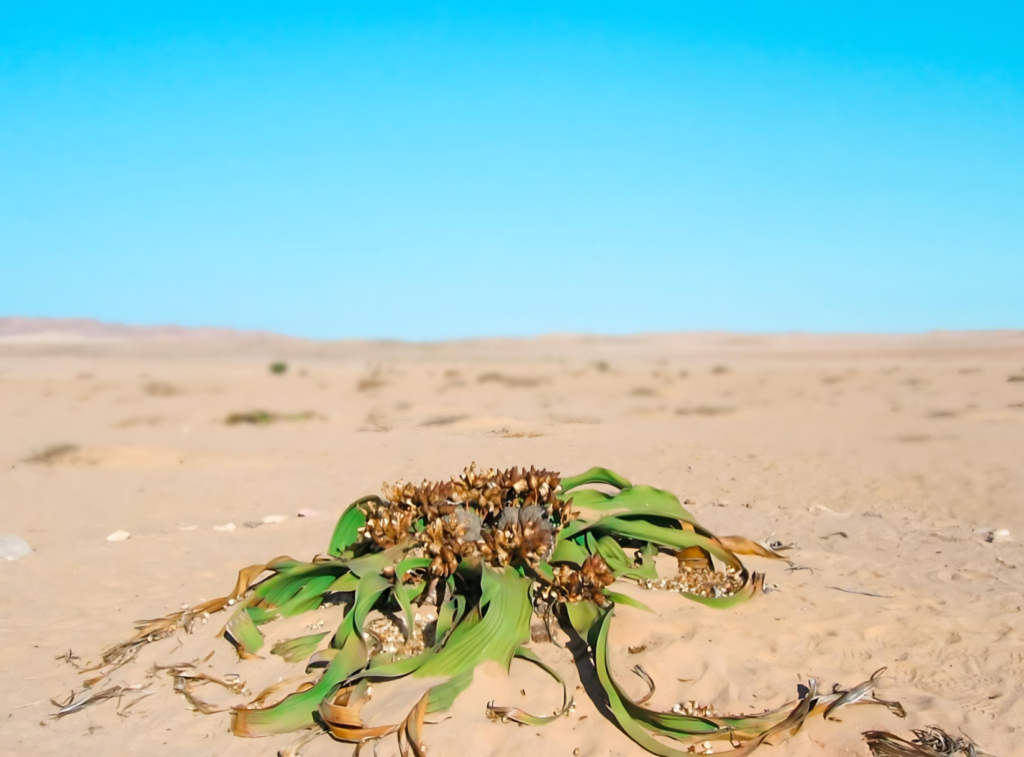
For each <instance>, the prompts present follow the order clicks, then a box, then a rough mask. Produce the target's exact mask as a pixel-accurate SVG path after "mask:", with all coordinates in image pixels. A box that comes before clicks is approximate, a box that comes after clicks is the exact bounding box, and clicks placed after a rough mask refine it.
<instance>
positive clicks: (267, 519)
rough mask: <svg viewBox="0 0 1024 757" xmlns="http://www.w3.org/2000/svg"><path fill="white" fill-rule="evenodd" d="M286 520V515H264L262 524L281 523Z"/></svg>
mask: <svg viewBox="0 0 1024 757" xmlns="http://www.w3.org/2000/svg"><path fill="white" fill-rule="evenodd" d="M284 520H288V516H287V515H264V516H263V522H264V523H280V522H281V521H284Z"/></svg>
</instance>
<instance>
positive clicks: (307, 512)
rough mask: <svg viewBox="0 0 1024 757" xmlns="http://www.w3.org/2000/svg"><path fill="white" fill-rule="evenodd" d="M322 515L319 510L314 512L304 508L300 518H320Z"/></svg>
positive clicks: (301, 509) (300, 510)
mask: <svg viewBox="0 0 1024 757" xmlns="http://www.w3.org/2000/svg"><path fill="white" fill-rule="evenodd" d="M321 515H323V513H322V512H320V511H319V510H313V509H311V508H309V507H303V508H300V509H299V517H300V518H319V517H320V516H321Z"/></svg>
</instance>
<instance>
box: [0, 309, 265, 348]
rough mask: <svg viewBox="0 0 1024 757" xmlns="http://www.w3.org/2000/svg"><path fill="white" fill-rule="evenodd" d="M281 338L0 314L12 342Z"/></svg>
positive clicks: (2, 337) (0, 333) (2, 332)
mask: <svg viewBox="0 0 1024 757" xmlns="http://www.w3.org/2000/svg"><path fill="white" fill-rule="evenodd" d="M268 338H269V339H280V338H282V337H281V336H279V335H277V334H272V333H270V332H265V331H240V330H237V329H227V328H214V327H207V326H200V327H194V328H193V327H187V326H171V325H168V326H132V325H128V324H123V323H105V322H103V321H97V320H93V319H91V318H20V317H16V316H15V317H0V341H2V342H7V343H12V342H23V343H54V344H60V343H69V342H70V343H73V342H111V341H118V342H123V341H157V340H174V341H181V340H188V341H214V340H216V341H223V340H235V339H268Z"/></svg>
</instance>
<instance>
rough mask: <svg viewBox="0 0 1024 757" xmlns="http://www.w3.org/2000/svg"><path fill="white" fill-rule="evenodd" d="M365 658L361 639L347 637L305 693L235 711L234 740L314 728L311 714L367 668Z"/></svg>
mask: <svg viewBox="0 0 1024 757" xmlns="http://www.w3.org/2000/svg"><path fill="white" fill-rule="evenodd" d="M367 659H368V654H367V651H366V644H365V643H364V642H363V640H362V639H361V638H358V637H355V636H350V637H348V643H346V644H345V646H344V647H343V648H342V649H341V650H340V651H338V652H337V653H336V654H335V656H334V658H333V659H332V660H331V662H330V664H329V665H328V666H327V670H326V671H325V672H324V674H323V676H322V677H321V678H320V680H319V681H317V683H316V685H315V686H313V688H311V689H309V690H308V691H303V692H301V693H298V694H291V695H289V696H287V697H285V698H284V699H282V700H281V701H280V702H278V703H277V704H276V705H273V706H272V707H266V708H263V709H257V710H247V709H238V710H234V711H233V712H232V718H231V730H232V732H233V733H234V734H235V735H236V736H269V735H271V734H275V733H291V732H292V731H298V730H301V729H303V728H308V727H309V726H312V725H314V724H315V722H316V721H315V720H314V716H313V713H314V712H316V711H317V708H318V707H319V706H320V702H321V700H323V698H324V697H326V696H328V695H329V694H331V693H332V692H333V691H334V690H335V689H336V688H337V687H338V686H339V685H340V684H341V682H342V681H344V680H345V679H346V678H348V677H349V676H350V675H352V674H353V673H355V672H356V671H358V670H361V669H362V668H364V667H366V663H367Z"/></svg>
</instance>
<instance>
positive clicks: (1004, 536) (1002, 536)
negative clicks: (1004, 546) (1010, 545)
mask: <svg viewBox="0 0 1024 757" xmlns="http://www.w3.org/2000/svg"><path fill="white" fill-rule="evenodd" d="M992 541H994V542H996V543H998V542H1007V541H1013V537H1012V536H1010V529H1008V528H1000V529H999V530H998V531H996V532H995V533H993V534H992Z"/></svg>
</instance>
